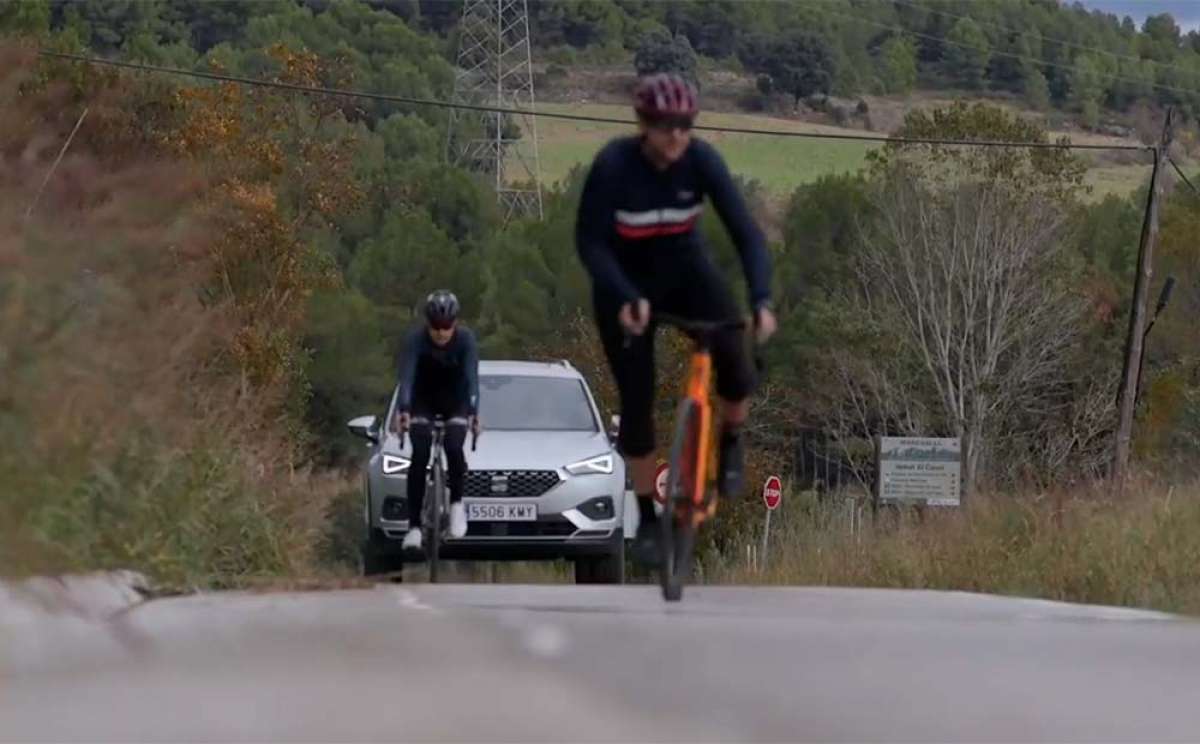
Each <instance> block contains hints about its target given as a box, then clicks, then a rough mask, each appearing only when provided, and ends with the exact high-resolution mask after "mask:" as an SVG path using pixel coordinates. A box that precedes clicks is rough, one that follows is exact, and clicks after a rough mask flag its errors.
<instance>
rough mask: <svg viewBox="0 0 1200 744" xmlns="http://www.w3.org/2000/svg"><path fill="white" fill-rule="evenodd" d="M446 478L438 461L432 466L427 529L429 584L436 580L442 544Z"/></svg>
mask: <svg viewBox="0 0 1200 744" xmlns="http://www.w3.org/2000/svg"><path fill="white" fill-rule="evenodd" d="M445 488H446V477H445V474H444V473H443V472H442V464H441V461H440V459H439V460H435V461H434V464H433V494H432V495H433V503H432V504H430V506H432V507H433V509H432V512H433V514H432V515H430V516H431V519H430V522H429V523H430V524H431V525H432V527H430V529H429V582H430V583H431V584H436V583H437V580H438V548H439V547H440V546H441V542H442V501H443V500H444V498H445V494H444V490H445Z"/></svg>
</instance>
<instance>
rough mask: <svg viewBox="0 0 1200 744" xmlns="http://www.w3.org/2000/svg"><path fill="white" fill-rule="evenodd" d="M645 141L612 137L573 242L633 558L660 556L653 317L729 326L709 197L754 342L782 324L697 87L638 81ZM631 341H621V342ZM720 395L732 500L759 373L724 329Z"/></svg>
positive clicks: (726, 487)
mask: <svg viewBox="0 0 1200 744" xmlns="http://www.w3.org/2000/svg"><path fill="white" fill-rule="evenodd" d="M634 111H635V113H636V114H637V118H638V130H639V132H638V134H637V135H636V136H627V137H621V138H617V139H615V140H613V141H611V142H609V143H608V144H607V145H606V146H605V147H604V148H603V149H602V150H601V151H600V152H599V153H598V154H597V155H596V158H595V160H594V161H593V163H592V166H591V169H590V171H589V172H588V175H587V180H586V182H585V183H584V187H583V195H582V197H581V200H580V204H579V213H578V218H577V221H576V226H575V240H576V247H577V249H578V251H579V255H580V258H581V259H582V261H583V263H584V265H585V266H586V268H587V271H588V273H589V274H590V275H591V279H592V299H593V309H594V312H595V321H596V326H597V329H598V331H599V334H600V338H601V341H602V343H603V345H604V351H605V355H606V356H607V358H608V362H609V366H610V368H611V369H612V373H613V376H614V377H615V378H616V383H617V389H618V391H619V393H620V398H621V430H620V436H619V442H620V446H621V449H622V451H623V453H624V454H625V456H626V458H627V459H628V460H629V463H630V471H631V473H632V478H633V487H634V491H635V493H636V494H637V502H638V513H639V516H640V526H639V527H638V531H637V537H636V539H635V541H634V545H633V553H634V556H635V558H637V559H638V560H640V561H642V562H643V563H654V562H656V561H657V558H658V550H657V535H658V529H657V526H656V522H657V516H656V514H655V510H654V501H653V499H654V475H655V472H654V471H655V454H654V449H655V433H654V420H653V404H654V386H655V374H654V321H653V315H652V313H653V312H654V311H657V310H661V311H662V312H665V313H670V314H673V315H676V316H680V317H684V318H688V319H690V320H698V321H729V320H735V319H736V318H737V317H738V316H739V312H738V307H737V302H736V301H735V299H734V296H733V294H732V292H731V291H730V287H729V286H728V284H727V283H726V281H725V280H724V278H723V277H722V276H721V274H720V272H719V271H718V269H717V267H716V265H715V264H714V263H713V261H712V259H711V257H710V256H709V255H708V253H707V250H706V248H705V246H704V244H703V242H702V240H701V238H700V235H699V232H698V230H697V222H698V220H699V219H700V214H701V211H702V210H703V202H704V198H705V197H708V198H709V199H710V200H711V201H712V203H713V206H714V207H716V210H717V214H719V215H720V217H721V220H722V222H723V223H724V225H725V228H726V229H727V230H728V231H729V233H730V235H731V237H732V238H733V242H734V244H735V245H736V246H737V250H738V253H739V255H740V256H741V263H742V269H743V272H744V273H745V276H746V281H747V284H748V285H749V300H750V304H751V308H752V311H753V316H754V318H753V319H754V327H755V330H756V333H757V336H758V341H759V342H764V341H766V340H767V339H768V338H769V337H770V336H771V335H772V334H773V333H774V332H775V327H776V320H775V316H774V314H773V313H772V311H771V306H770V303H769V299H770V284H771V260H770V255H769V253H768V252H767V248H766V241H765V239H764V237H763V233H762V231H761V230H760V229H759V228H758V225H757V224H756V223H755V221H754V219H753V217H752V216H751V214H750V211H749V209H748V208H747V206H746V204H745V201H744V200H743V199H742V196H741V194H740V193H739V192H738V190H737V187H736V186H735V185H734V183H733V180H732V178H731V177H730V174H729V170H728V168H727V167H726V165H725V162H724V160H723V159H722V158H721V156H720V154H718V153H717V151H716V149H714V148H713V147H712V145H709V144H708V143H706V142H704V141H702V140H699V139H696V138H693V137H692V134H691V129H692V126H693V123H694V121H695V118H696V115H697V113H698V111H699V106H698V104H697V95H696V90H695V88H694V87H692V85H691V84H689V83H688V82H687V81H686V80H684V79H683V78H681V77H679V76H678V75H672V74H666V73H662V74H656V75H651V76H649V77H646V78H644V79H642V80H641V81H640V82H639V85H638V87H637V90H636V91H635V93H634ZM627 336H631V337H633V340H632V342H631V343H630V344H628V345H627V344H626V337H627ZM712 355H713V366H714V369H715V370H716V388H717V395H718V397H719V398H720V399H721V406H720V408H721V429H720V440H719V453H720V460H719V464H718V469H717V491H718V493H719V494H720V495H721V496H729V495H733V494H736V493H737V492H738V491H740V490H741V487H742V481H743V473H742V469H743V459H744V454H743V443H742V428H743V425H744V423H745V421H746V418H747V414H748V412H749V396H750V393H751V392H752V389H753V387H754V385H755V372H754V367H753V365H752V363H751V360H750V356H749V354H748V351H747V349H746V346H745V339H744V333H743V332H742V331H738V330H728V331H723V332H720V333H718V334H717V335H716V336H715V338H714V339H713V342H712Z"/></svg>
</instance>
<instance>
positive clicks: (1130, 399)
mask: <svg viewBox="0 0 1200 744" xmlns="http://www.w3.org/2000/svg"><path fill="white" fill-rule="evenodd" d="M1174 118H1175V109H1174V108H1168V109H1167V118H1166V121H1165V122H1164V123H1163V131H1162V137H1161V138H1160V139H1159V142H1158V145H1157V146H1156V147H1155V148H1154V170H1153V171H1152V172H1151V175H1150V193H1149V194H1148V195H1147V196H1146V215H1145V217H1144V218H1143V220H1142V237H1141V240H1140V241H1139V243H1138V269H1137V277H1136V279H1135V280H1134V283H1133V307H1132V309H1131V310H1130V312H1129V334H1128V336H1127V337H1126V341H1125V367H1124V370H1123V371H1122V373H1121V392H1120V394H1119V396H1118V398H1117V417H1118V418H1117V441H1116V447H1115V448H1114V451H1113V461H1112V477H1113V479H1114V480H1115V481H1116V482H1117V483H1122V482H1123V481H1124V479H1125V472H1126V469H1127V468H1128V466H1129V443H1130V439H1131V438H1132V435H1133V412H1134V406H1135V404H1136V402H1137V390H1138V384H1139V376H1140V372H1141V369H1140V367H1141V365H1140V364H1139V361H1140V360H1141V358H1142V346H1143V343H1144V341H1145V333H1144V329H1145V326H1146V297H1147V294H1148V293H1149V289H1150V278H1151V276H1152V275H1153V274H1154V241H1155V239H1157V238H1158V201H1159V192H1160V191H1161V190H1162V174H1163V170H1164V169H1163V167H1162V166H1163V160H1164V159H1165V158H1166V157H1167V149H1168V148H1169V147H1170V146H1171V138H1172V137H1173V136H1174V131H1173V125H1174Z"/></svg>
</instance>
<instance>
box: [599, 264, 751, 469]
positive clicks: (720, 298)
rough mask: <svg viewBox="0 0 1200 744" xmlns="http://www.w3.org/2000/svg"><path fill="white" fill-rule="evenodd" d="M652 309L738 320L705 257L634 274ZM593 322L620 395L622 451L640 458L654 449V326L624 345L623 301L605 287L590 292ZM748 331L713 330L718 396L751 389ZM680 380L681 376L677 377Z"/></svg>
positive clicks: (733, 398) (734, 397)
mask: <svg viewBox="0 0 1200 744" xmlns="http://www.w3.org/2000/svg"><path fill="white" fill-rule="evenodd" d="M632 278H633V279H634V281H635V283H636V284H637V285H638V287H639V288H640V289H641V290H642V291H643V292H644V293H645V295H646V299H647V300H649V301H650V307H651V316H652V317H653V314H654V312H655V311H659V312H664V313H669V314H671V315H678V316H680V317H684V318H691V319H695V320H707V321H723V320H736V319H738V318H739V317H740V312H739V308H738V303H737V301H736V300H735V299H734V296H733V293H732V292H731V291H730V289H729V286H728V284H727V283H726V282H725V279H724V278H723V277H722V276H721V275H720V273H719V272H718V270H717V268H716V266H714V265H713V264H712V262H711V261H710V260H709V259H707V258H706V257H694V258H689V259H687V260H686V261H682V262H680V265H679V267H678V271H675V272H672V276H671V277H669V278H667V277H663V276H656V277H653V278H652V279H650V280H647V281H638V278H637V277H632ZM593 310H594V311H595V314H596V327H597V329H598V331H599V333H600V340H601V342H602V343H603V344H604V353H605V356H606V357H607V358H608V363H609V367H610V369H611V370H612V373H613V376H614V377H615V378H616V383H617V390H618V392H619V393H620V396H621V432H620V437H619V443H620V446H621V451H622V452H624V453H625V454H626V455H628V456H630V457H644V456H646V455H648V454H650V453H651V452H653V451H654V446H655V431H654V402H655V381H656V376H655V370H654V331H655V328H654V325H653V323H652V324H651V326H650V328H648V329H647V331H646V333H645V334H643V335H642V336H640V337H634V338H632V339H630V342H629V345H628V348H626V343H625V341H626V339H625V333H624V330H623V329H622V327H621V324H620V321H619V320H618V319H617V316H618V313H619V312H620V310H621V300H620V299H618V298H616V297H612V296H608V295H606V294H605V293H603V292H596V293H595V294H594V295H593ZM745 337H746V333H745V331H743V330H735V329H730V330H727V331H722V332H720V333H718V334H716V335H715V337H714V338H713V340H712V344H711V348H710V351H711V353H712V358H713V369H714V371H715V373H716V388H717V395H718V396H719V397H720V398H721V399H723V400H726V401H730V402H737V401H741V400H745V399H746V398H748V397H749V396H750V394H751V393H752V392H753V391H754V386H755V384H756V379H755V378H756V375H755V372H754V366H753V364H752V362H751V359H750V355H749V353H748V350H747V348H746V338H745ZM680 384H682V381H680Z"/></svg>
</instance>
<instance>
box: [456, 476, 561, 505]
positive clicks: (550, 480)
mask: <svg viewBox="0 0 1200 744" xmlns="http://www.w3.org/2000/svg"><path fill="white" fill-rule="evenodd" d="M558 483H559V477H558V473H557V472H556V471H554V470H468V471H467V477H466V482H465V483H464V485H463V496H466V497H467V498H474V499H488V498H499V499H535V498H537V497H538V496H541V495H542V494H544V493H546V492H547V491H549V490H550V489H551V488H554V487H555V486H557V485H558Z"/></svg>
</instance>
